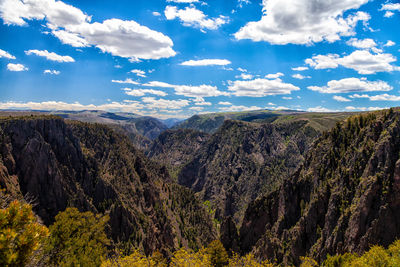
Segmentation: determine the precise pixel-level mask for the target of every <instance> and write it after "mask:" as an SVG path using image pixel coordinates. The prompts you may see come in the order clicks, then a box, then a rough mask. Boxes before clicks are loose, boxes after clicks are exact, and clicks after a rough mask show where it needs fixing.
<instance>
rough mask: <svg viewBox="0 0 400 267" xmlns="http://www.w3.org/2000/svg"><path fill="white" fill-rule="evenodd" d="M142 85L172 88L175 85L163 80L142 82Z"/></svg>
mask: <svg viewBox="0 0 400 267" xmlns="http://www.w3.org/2000/svg"><path fill="white" fill-rule="evenodd" d="M143 86H148V87H159V88H173V87H174V86H175V85H172V84H169V83H165V82H159V81H151V82H148V83H145V84H143Z"/></svg>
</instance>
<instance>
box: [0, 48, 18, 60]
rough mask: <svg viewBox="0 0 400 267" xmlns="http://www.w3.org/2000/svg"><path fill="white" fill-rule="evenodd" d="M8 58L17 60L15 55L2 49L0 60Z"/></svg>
mask: <svg viewBox="0 0 400 267" xmlns="http://www.w3.org/2000/svg"><path fill="white" fill-rule="evenodd" d="M2 57H4V58H8V59H15V57H14V56H13V55H11V54H10V53H8V52H6V51H4V50H2V49H0V58H2Z"/></svg>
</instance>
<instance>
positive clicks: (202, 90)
mask: <svg viewBox="0 0 400 267" xmlns="http://www.w3.org/2000/svg"><path fill="white" fill-rule="evenodd" d="M174 90H175V94H177V95H183V96H187V97H212V96H221V95H225V96H227V95H229V93H227V92H221V91H219V90H218V88H217V87H216V86H211V85H205V84H203V85H199V86H192V85H176V86H174Z"/></svg>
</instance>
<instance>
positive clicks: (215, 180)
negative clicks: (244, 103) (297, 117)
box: [178, 120, 320, 223]
mask: <svg viewBox="0 0 400 267" xmlns="http://www.w3.org/2000/svg"><path fill="white" fill-rule="evenodd" d="M319 134H320V133H319V132H318V131H316V130H314V129H313V128H311V127H309V126H308V125H307V122H306V121H296V122H290V123H282V124H279V125H273V124H268V123H266V124H258V123H248V122H242V121H233V120H226V121H225V122H224V124H223V126H222V127H221V128H220V129H219V130H218V131H217V132H216V133H215V134H213V135H212V136H211V138H210V139H209V140H208V141H207V142H206V143H205V144H204V145H203V146H202V147H201V148H200V149H199V150H198V151H197V153H195V156H194V158H193V160H192V161H190V162H189V163H188V164H187V165H185V166H184V167H183V168H182V170H181V171H180V173H179V175H178V182H179V183H180V184H181V185H184V186H187V187H190V188H192V189H193V190H194V191H195V192H198V194H199V196H200V197H201V198H202V199H203V200H204V201H207V200H208V201H210V202H211V203H212V206H213V207H214V208H215V210H216V211H215V218H216V219H218V220H220V221H222V220H223V218H224V217H226V216H232V217H233V219H234V221H235V223H240V222H241V220H242V218H243V215H244V211H245V209H246V207H247V205H248V203H250V202H251V201H252V200H254V199H256V198H257V197H259V196H260V195H261V194H265V193H267V192H270V191H272V190H274V188H277V187H278V186H279V185H280V183H281V182H282V181H283V179H284V177H287V176H289V174H291V172H293V171H294V170H296V168H297V167H298V166H299V165H300V164H301V163H302V161H303V156H302V155H303V154H304V153H305V152H306V151H307V149H308V147H309V145H310V144H311V143H312V140H313V139H314V138H316V137H317V136H318V135H319Z"/></svg>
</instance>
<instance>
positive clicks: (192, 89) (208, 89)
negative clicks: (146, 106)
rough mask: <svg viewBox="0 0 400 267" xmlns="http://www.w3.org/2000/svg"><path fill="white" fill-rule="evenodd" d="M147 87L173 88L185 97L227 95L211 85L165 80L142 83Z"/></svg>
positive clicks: (176, 92)
mask: <svg viewBox="0 0 400 267" xmlns="http://www.w3.org/2000/svg"><path fill="white" fill-rule="evenodd" d="M143 86H148V87H160V88H173V89H174V90H175V94H176V95H183V96H186V97H194V98H198V97H214V96H221V95H225V96H227V95H229V93H228V92H222V91H219V90H218V88H217V87H216V86H212V85H205V84H202V85H196V86H193V85H174V84H169V83H165V82H158V81H151V82H148V83H145V84H143Z"/></svg>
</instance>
